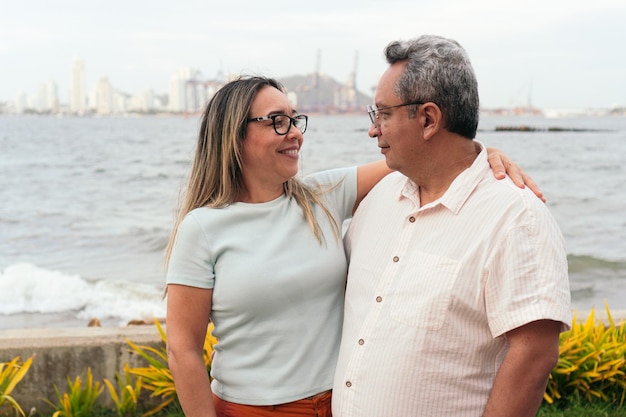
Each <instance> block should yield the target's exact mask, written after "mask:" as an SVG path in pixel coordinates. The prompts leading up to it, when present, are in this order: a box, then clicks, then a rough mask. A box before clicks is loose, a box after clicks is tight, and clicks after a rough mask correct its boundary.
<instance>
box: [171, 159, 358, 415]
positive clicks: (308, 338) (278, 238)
mask: <svg viewBox="0 0 626 417" xmlns="http://www.w3.org/2000/svg"><path fill="white" fill-rule="evenodd" d="M304 182H305V183H307V184H308V185H310V186H312V187H321V189H322V190H329V189H330V191H328V192H327V193H325V194H324V197H323V198H324V203H325V205H326V208H327V209H329V210H330V212H331V213H332V215H333V217H334V218H335V221H336V222H337V224H338V225H339V226H340V227H341V224H342V223H343V221H344V220H345V219H347V218H349V217H350V216H351V214H352V209H353V206H354V203H355V201H356V193H357V178H356V168H341V169H335V170H330V171H324V172H321V173H317V174H313V175H311V176H307V177H305V178H304ZM335 185H336V186H335ZM333 186H335V187H334V188H333ZM315 215H316V218H317V220H318V222H319V223H320V226H321V228H322V231H323V233H324V237H325V239H326V241H325V244H321V245H320V243H319V241H318V240H317V239H316V238H315V236H314V235H313V232H312V231H311V229H310V228H309V225H308V223H307V222H306V219H305V218H304V214H303V212H302V209H301V207H300V206H299V205H298V204H297V203H296V202H295V200H293V199H289V198H287V197H285V196H284V195H283V196H281V197H279V198H277V199H275V200H273V201H269V202H267V203H260V204H248V203H235V204H232V205H230V206H227V207H224V208H219V209H216V208H207V207H203V208H198V209H195V210H193V211H191V212H190V213H189V214H188V215H187V216H186V217H185V219H184V220H183V222H182V223H181V224H180V226H179V229H178V232H177V237H176V241H175V244H174V248H173V250H172V254H171V258H170V261H169V268H168V273H167V283H168V284H183V285H189V286H194V287H200V288H213V300H212V311H211V319H212V320H213V323H214V325H215V329H214V331H213V334H214V335H215V336H216V337H217V338H218V340H219V342H218V344H217V345H216V347H215V356H214V359H213V364H212V369H211V376H212V377H213V382H212V385H211V387H212V390H213V392H214V393H215V394H216V395H217V396H218V397H220V398H222V399H224V400H226V401H231V402H236V403H239V404H249V405H273V404H281V403H286V402H291V401H295V400H299V399H302V398H306V397H309V396H311V395H314V394H317V393H319V392H322V391H325V390H328V389H331V388H332V382H333V376H334V371H335V365H336V361H337V354H338V350H339V342H340V338H341V325H342V320H343V298H344V291H345V284H346V274H347V261H346V257H345V254H344V249H343V242H342V241H341V239H339V240H336V239H335V237H334V234H333V231H332V228H331V226H330V224H329V222H328V219H327V217H326V215H325V214H324V213H323V212H322V210H321V209H320V208H319V207H318V206H315Z"/></svg>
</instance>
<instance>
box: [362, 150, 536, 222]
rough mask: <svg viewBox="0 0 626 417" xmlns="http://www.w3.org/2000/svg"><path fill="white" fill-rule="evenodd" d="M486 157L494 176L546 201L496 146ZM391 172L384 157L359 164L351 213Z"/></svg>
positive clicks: (521, 170)
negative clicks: (507, 177)
mask: <svg viewBox="0 0 626 417" xmlns="http://www.w3.org/2000/svg"><path fill="white" fill-rule="evenodd" d="M487 157H488V160H489V165H490V166H491V170H492V171H493V176H494V177H496V178H497V179H499V180H501V179H504V178H505V177H506V176H507V175H508V176H509V177H511V179H512V180H513V182H514V183H515V185H517V186H518V187H520V188H524V187H525V186H528V188H530V189H531V190H532V192H533V193H535V195H536V196H537V197H539V198H540V199H541V201H543V202H544V203H545V202H546V199H545V197H544V196H543V193H542V192H541V190H540V189H539V186H537V184H536V183H535V181H533V179H532V178H531V177H530V175H528V174H526V172H524V170H523V169H522V168H520V166H519V165H517V164H516V163H515V162H513V161H512V160H511V159H509V157H508V156H506V154H505V153H504V152H502V151H501V150H500V149H497V148H487ZM391 172H392V170H391V169H389V167H388V166H387V163H386V162H385V160H384V159H383V160H380V161H376V162H371V163H369V164H365V165H360V166H359V167H358V168H357V197H356V202H355V203H354V209H353V210H352V213H353V214H354V212H355V211H356V209H357V207H359V204H360V203H361V200H363V199H364V198H365V196H366V195H367V193H369V192H370V190H371V189H372V188H373V187H374V186H375V185H376V184H377V183H378V181H380V180H381V179H383V177H384V176H385V175H387V174H389V173H391Z"/></svg>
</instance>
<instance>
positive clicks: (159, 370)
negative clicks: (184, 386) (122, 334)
mask: <svg viewBox="0 0 626 417" xmlns="http://www.w3.org/2000/svg"><path fill="white" fill-rule="evenodd" d="M155 324H156V327H157V329H158V330H159V335H160V336H161V341H162V342H163V343H162V345H161V347H160V348H159V349H155V348H153V347H150V346H140V345H137V344H135V343H133V342H131V341H130V340H129V341H128V344H129V345H130V347H131V350H132V351H133V352H135V353H137V354H138V355H140V356H141V357H142V358H144V359H145V360H146V361H148V366H147V367H143V368H131V370H130V372H131V373H132V374H134V375H137V376H139V377H141V378H142V379H143V386H144V388H146V389H147V390H148V391H151V392H152V394H151V395H150V396H151V397H161V400H162V401H161V403H160V404H158V405H157V406H155V407H154V408H152V409H151V410H149V411H148V412H147V413H145V414H144V415H145V416H151V415H153V414H156V413H158V412H159V411H161V410H162V409H164V408H165V407H167V406H168V405H170V404H172V403H173V402H174V401H175V400H176V387H175V386H174V378H173V377H172V372H171V371H170V369H169V365H168V362H167V336H166V334H165V331H164V330H163V327H162V326H161V324H160V323H159V322H158V321H155ZM212 330H213V323H211V324H209V327H208V329H207V333H206V338H205V341H204V350H203V359H204V364H205V366H206V368H207V372H210V371H211V361H212V359H213V346H214V345H215V344H216V343H217V339H215V337H213V335H212Z"/></svg>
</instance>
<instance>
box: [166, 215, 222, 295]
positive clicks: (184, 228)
mask: <svg viewBox="0 0 626 417" xmlns="http://www.w3.org/2000/svg"><path fill="white" fill-rule="evenodd" d="M214 264H215V262H214V259H213V253H212V250H211V248H210V245H209V243H208V241H207V238H206V234H205V233H204V231H203V230H202V227H201V225H200V223H199V222H198V219H197V218H196V216H194V213H193V212H191V213H189V214H188V215H187V216H186V217H185V218H184V219H183V221H182V222H181V223H180V224H179V226H178V230H177V232H176V240H175V241H174V247H173V248H172V254H171V256H170V259H169V263H168V268H167V276H166V282H167V284H181V285H188V286H191V287H198V288H204V289H211V288H213V286H214V285H215V271H214Z"/></svg>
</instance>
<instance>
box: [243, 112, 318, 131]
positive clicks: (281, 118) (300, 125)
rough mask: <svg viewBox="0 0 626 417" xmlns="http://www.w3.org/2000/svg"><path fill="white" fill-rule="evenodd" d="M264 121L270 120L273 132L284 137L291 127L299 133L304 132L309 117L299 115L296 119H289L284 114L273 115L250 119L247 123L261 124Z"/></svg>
mask: <svg viewBox="0 0 626 417" xmlns="http://www.w3.org/2000/svg"><path fill="white" fill-rule="evenodd" d="M264 120H271V121H272V125H274V131H275V132H276V133H277V134H279V135H286V134H287V133H288V132H289V129H291V125H293V126H295V127H296V128H297V129H298V130H299V131H300V132H302V133H304V132H305V131H306V125H307V122H308V121H309V116H306V115H304V114H299V115H297V116H296V117H290V116H287V115H286V114H273V115H271V116H263V117H252V118H250V119H248V122H262V121H264Z"/></svg>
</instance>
